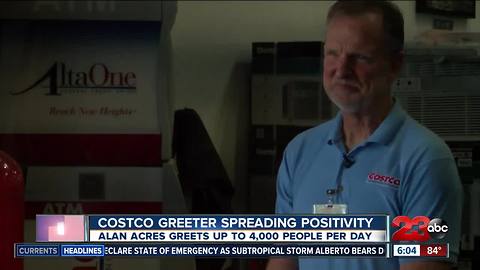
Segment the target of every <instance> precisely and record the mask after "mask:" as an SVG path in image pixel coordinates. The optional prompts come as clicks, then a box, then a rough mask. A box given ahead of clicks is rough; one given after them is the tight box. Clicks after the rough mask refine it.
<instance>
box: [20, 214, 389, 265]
mask: <svg viewBox="0 0 480 270" xmlns="http://www.w3.org/2000/svg"><path fill="white" fill-rule="evenodd" d="M389 241H390V239H389V218H388V217H387V216H384V215H364V216H348V215H345V216H344V215H341V216H335V215H329V216H319V215H305V216H303V215H289V216H284V215H278V216H277V215H268V216H254V215H250V216H238V215H236V216H232V215H221V216H198V215H182V216H178V215H177V216H169V215H149V216H133V215H122V216H119V215H110V216H100V215H88V216H84V215H76V216H64V215H39V216H37V223H36V243H19V244H16V246H15V256H16V257H46V256H47V257H74V256H83V257H119V256H120V257H151V256H200V257H270V256H314V257H318V256H320V257H352V256H353V257H383V258H388V257H390V247H389Z"/></svg>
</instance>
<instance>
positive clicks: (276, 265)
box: [266, 258, 443, 270]
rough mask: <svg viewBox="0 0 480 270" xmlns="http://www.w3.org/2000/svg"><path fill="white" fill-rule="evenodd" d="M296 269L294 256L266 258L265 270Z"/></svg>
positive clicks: (296, 263)
mask: <svg viewBox="0 0 480 270" xmlns="http://www.w3.org/2000/svg"><path fill="white" fill-rule="evenodd" d="M297 269H298V262H297V259H295V258H270V260H268V264H267V269H266V270H297ZM408 270H409V269H408ZM441 270H443V269H441Z"/></svg>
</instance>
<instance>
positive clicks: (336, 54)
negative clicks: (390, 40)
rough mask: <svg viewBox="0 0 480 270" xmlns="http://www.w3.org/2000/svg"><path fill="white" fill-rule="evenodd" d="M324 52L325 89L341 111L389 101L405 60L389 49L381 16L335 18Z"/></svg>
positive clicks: (368, 109)
mask: <svg viewBox="0 0 480 270" xmlns="http://www.w3.org/2000/svg"><path fill="white" fill-rule="evenodd" d="M324 54H325V55H324V63H323V64H324V70H323V84H324V88H325V91H326V93H327V95H328V96H329V97H330V99H331V100H332V102H334V103H335V104H336V105H337V106H338V107H339V108H340V109H341V110H342V111H345V112H350V113H361V112H368V111H371V110H372V109H374V107H376V106H377V105H378V104H379V103H381V102H389V99H390V86H391V84H392V82H393V80H394V79H395V77H396V75H397V73H398V71H399V69H400V65H401V60H402V59H401V56H400V55H399V56H396V57H395V56H392V55H391V54H390V53H389V50H388V48H386V44H385V37H384V33H383V26H382V18H381V16H380V15H378V14H374V13H371V14H365V15H360V16H354V17H348V16H344V15H337V16H335V17H333V18H332V19H331V20H330V22H329V23H328V25H327V34H326V40H325V47H324Z"/></svg>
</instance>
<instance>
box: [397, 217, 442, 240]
mask: <svg viewBox="0 0 480 270" xmlns="http://www.w3.org/2000/svg"><path fill="white" fill-rule="evenodd" d="M402 223H403V226H402ZM392 225H393V226H394V227H400V229H398V230H397V231H396V232H395V233H393V235H392V240H393V241H422V242H423V241H427V240H429V239H430V238H433V239H442V238H444V237H445V235H446V234H447V232H448V225H447V222H446V221H444V220H442V219H440V218H434V219H432V220H430V219H429V218H428V217H426V216H416V217H414V218H412V219H410V218H409V217H407V216H397V217H395V218H394V219H393V220H392Z"/></svg>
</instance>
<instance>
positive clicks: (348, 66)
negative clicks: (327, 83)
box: [336, 55, 353, 78]
mask: <svg viewBox="0 0 480 270" xmlns="http://www.w3.org/2000/svg"><path fill="white" fill-rule="evenodd" d="M352 73H353V70H352V61H351V58H350V57H349V56H348V55H342V56H340V57H339V58H338V63H337V74H336V76H337V77H338V78H349V77H351V75H352Z"/></svg>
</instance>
